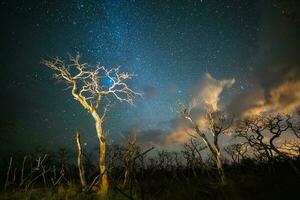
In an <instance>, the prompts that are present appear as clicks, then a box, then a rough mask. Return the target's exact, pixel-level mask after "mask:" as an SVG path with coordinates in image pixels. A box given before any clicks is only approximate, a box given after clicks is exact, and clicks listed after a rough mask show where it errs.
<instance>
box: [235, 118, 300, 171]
mask: <svg viewBox="0 0 300 200" xmlns="http://www.w3.org/2000/svg"><path fill="white" fill-rule="evenodd" d="M296 131H297V130H295V126H293V122H292V120H291V116H289V115H280V114H278V115H268V116H254V117H251V118H248V119H246V120H244V121H243V122H242V123H241V124H240V125H239V127H238V128H237V130H236V133H237V137H241V138H244V139H246V142H247V143H248V144H249V145H250V146H251V147H252V148H254V149H255V150H256V151H257V152H258V153H259V155H260V156H261V157H265V158H266V159H267V161H270V160H271V161H272V160H273V159H274V158H275V156H276V158H285V159H287V160H288V162H289V164H290V165H291V167H292V168H293V169H294V171H295V172H296V173H297V174H298V175H300V172H299V170H298V169H297V167H296V166H295V165H294V164H293V162H292V160H291V154H290V153H291V152H289V151H286V150H284V149H283V148H282V147H283V146H282V145H278V144H276V140H277V139H279V138H280V136H282V135H284V134H288V133H289V132H290V133H294V134H295V136H296V140H298V141H299V138H298V137H297V134H296ZM294 144H295V143H294ZM294 149H295V147H294Z"/></svg>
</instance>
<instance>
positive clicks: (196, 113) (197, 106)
mask: <svg viewBox="0 0 300 200" xmlns="http://www.w3.org/2000/svg"><path fill="white" fill-rule="evenodd" d="M234 83H235V79H234V78H233V79H228V80H216V79H214V78H213V77H212V76H211V75H210V74H208V73H206V74H205V75H204V77H203V79H202V81H201V82H200V84H199V87H198V90H197V93H196V94H195V95H194V97H193V98H192V100H191V102H190V106H191V108H192V110H191V114H192V116H193V119H194V120H196V121H197V124H198V126H199V128H200V130H204V129H205V128H206V127H207V121H206V118H205V115H206V112H207V109H212V110H213V111H216V110H219V101H220V95H221V94H222V92H223V90H224V89H225V88H230V87H231V86H232V85H233V84H234ZM191 134H194V131H193V128H192V127H190V124H189V123H188V122H187V121H185V120H179V121H177V123H175V124H173V126H171V131H170V133H169V134H168V135H167V137H166V141H165V143H166V144H174V143H184V142H186V141H187V140H188V139H189V138H190V137H191V136H190V135H191Z"/></svg>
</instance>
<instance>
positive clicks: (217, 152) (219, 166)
mask: <svg viewBox="0 0 300 200" xmlns="http://www.w3.org/2000/svg"><path fill="white" fill-rule="evenodd" d="M218 136H219V134H218V133H215V134H214V145H215V158H216V163H217V169H218V173H219V176H220V179H221V184H225V175H224V171H223V163H222V157H221V149H220V147H219V142H218Z"/></svg>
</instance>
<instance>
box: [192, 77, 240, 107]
mask: <svg viewBox="0 0 300 200" xmlns="http://www.w3.org/2000/svg"><path fill="white" fill-rule="evenodd" d="M234 83H235V79H234V78H233V79H228V80H216V79H214V78H213V77H212V76H211V75H210V74H208V73H206V74H205V75H204V77H203V79H202V81H201V83H200V85H199V88H198V92H197V93H196V95H195V96H194V98H193V99H192V101H191V106H192V108H200V107H203V106H204V107H211V108H212V109H213V110H218V109H219V106H218V103H219V100H220V95H221V93H222V92H223V90H224V88H230V87H231V86H232V85H233V84H234Z"/></svg>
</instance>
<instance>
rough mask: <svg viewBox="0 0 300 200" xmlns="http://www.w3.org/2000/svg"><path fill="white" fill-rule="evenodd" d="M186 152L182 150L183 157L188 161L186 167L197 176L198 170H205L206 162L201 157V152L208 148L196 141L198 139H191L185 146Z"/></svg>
mask: <svg viewBox="0 0 300 200" xmlns="http://www.w3.org/2000/svg"><path fill="white" fill-rule="evenodd" d="M183 148H184V150H182V154H183V157H184V158H185V160H186V165H187V167H188V168H189V169H192V172H193V174H194V176H196V174H197V173H196V170H195V169H196V168H201V169H203V166H204V161H203V158H202V155H201V151H203V150H204V149H206V146H203V145H201V144H200V143H199V142H197V141H196V138H193V137H192V138H190V140H189V141H188V142H185V143H184V144H183Z"/></svg>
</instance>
